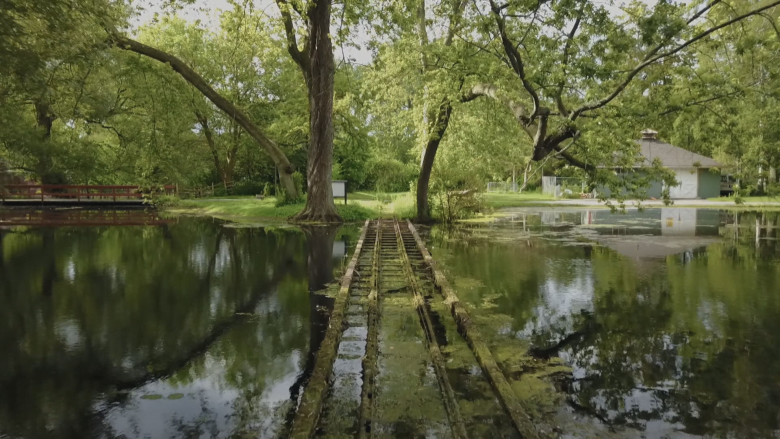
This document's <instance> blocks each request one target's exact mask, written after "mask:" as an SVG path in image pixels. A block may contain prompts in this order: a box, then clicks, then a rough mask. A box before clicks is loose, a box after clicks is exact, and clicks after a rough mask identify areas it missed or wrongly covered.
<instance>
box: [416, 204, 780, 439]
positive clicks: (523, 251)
mask: <svg viewBox="0 0 780 439" xmlns="http://www.w3.org/2000/svg"><path fill="white" fill-rule="evenodd" d="M511 215H512V216H510V217H508V218H504V219H501V220H499V221H497V222H495V223H492V224H486V225H475V226H468V227H463V228H461V229H460V232H459V234H458V233H454V234H450V235H448V234H447V233H440V234H439V235H436V234H434V233H433V232H431V239H432V241H433V244H435V245H436V246H438V247H439V249H438V250H434V257H436V258H440V260H441V261H442V263H443V265H444V266H445V268H446V269H447V270H448V272H449V273H448V275H450V276H452V277H453V278H455V282H454V284H455V285H456V289H458V294H459V295H461V300H465V301H467V302H469V303H470V304H471V305H472V306H473V307H474V312H476V313H479V314H484V315H483V316H481V317H482V318H486V319H489V315H490V314H492V313H499V314H502V316H501V319H497V320H498V321H503V320H502V319H504V318H505V317H507V316H508V317H510V318H511V319H512V321H513V322H514V328H515V329H514V331H512V332H507V331H506V329H507V327H509V326H510V325H509V324H506V325H501V326H500V327H499V328H498V332H499V334H501V335H509V334H511V335H514V336H516V337H518V338H521V339H523V340H527V341H530V342H531V343H532V345H533V346H534V347H538V348H546V347H549V346H553V345H555V344H556V343H557V342H559V341H561V340H564V339H565V338H566V337H567V336H573V335H575V334H578V333H579V334H581V335H578V336H576V337H574V338H572V339H571V340H573V341H569V342H568V343H569V344H567V345H566V346H565V347H564V348H562V349H561V350H560V351H559V352H558V355H559V356H560V357H561V359H562V360H563V361H564V362H565V363H567V364H568V365H570V366H571V367H572V369H573V370H572V376H571V378H572V380H573V381H572V382H571V384H570V385H568V387H567V391H568V398H569V400H570V401H572V403H571V405H569V406H567V408H563V409H562V410H563V411H564V412H566V413H569V415H567V416H563V417H561V418H560V422H561V425H564V424H566V423H567V422H570V421H571V419H572V416H574V417H575V418H574V419H575V422H573V423H571V424H568V427H563V430H564V432H565V433H564V435H563V437H567V438H568V437H571V438H574V437H579V438H586V437H587V438H593V437H598V438H602V437H609V438H612V437H620V438H637V437H646V438H693V437H730V438H742V437H745V438H747V437H751V438H752V437H756V438H763V437H780V428H778V427H780V418H778V417H777V413H778V412H780V404H778V402H777V401H778V399H777V398H778V396H780V387H778V383H780V381H778V374H777V370H780V368H779V367H778V366H780V364H779V363H780V351H779V349H778V346H780V339H778V334H780V326H778V323H776V322H778V319H777V315H778V314H780V295H778V294H777V293H778V292H780V270H778V267H780V266H779V265H778V263H780V248H778V245H777V231H778V230H780V228H779V227H778V226H780V216H778V214H774V213H767V214H763V213H758V214H756V213H740V214H735V213H734V212H718V211H714V210H694V209H685V208H664V209H648V210H645V211H643V212H640V211H637V210H633V211H632V210H629V211H628V213H627V214H625V215H622V214H613V213H611V212H609V211H606V210H598V211H595V210H594V211H583V210H576V209H568V210H563V209H558V210H551V209H546V208H526V209H516V210H514V211H512V213H511ZM756 224H762V228H761V229H760V230H756V228H755V225H756ZM437 253H438V254H437ZM459 279H463V280H462V281H460V280H459ZM459 285H462V286H463V287H462V288H459ZM494 297H497V299H494ZM483 303H486V304H487V305H486V306H485V305H483ZM493 303H496V304H498V305H499V306H493V305H492V304H493ZM589 325H593V326H589ZM567 410H568V411H567ZM572 413H573V415H572ZM581 416H582V417H584V418H585V419H596V418H598V419H602V420H603V421H604V422H605V423H606V424H603V423H602V422H601V421H594V422H595V423H596V424H598V425H601V426H604V428H601V429H599V428H595V429H591V428H590V427H583V424H582V423H581V422H579V421H576V419H581V418H580V417H581ZM588 423H590V421H588ZM607 424H613V425H615V426H616V429H615V430H614V431H612V429H611V428H610V427H608V426H605V425H607ZM625 427H632V428H625ZM594 431H595V433H594Z"/></svg>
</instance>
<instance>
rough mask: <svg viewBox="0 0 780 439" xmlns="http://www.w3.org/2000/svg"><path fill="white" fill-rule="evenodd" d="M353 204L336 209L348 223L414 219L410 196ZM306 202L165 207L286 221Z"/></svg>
mask: <svg viewBox="0 0 780 439" xmlns="http://www.w3.org/2000/svg"><path fill="white" fill-rule="evenodd" d="M348 202H349V204H346V205H345V204H344V203H343V201H341V200H337V201H336V210H337V211H338V212H339V215H341V217H342V218H344V221H346V222H356V221H365V220H366V219H371V218H380V217H385V218H389V217H393V216H398V217H401V218H411V217H412V216H414V213H415V212H414V202H413V200H412V198H411V195H409V194H408V193H401V194H383V195H381V196H377V195H376V194H370V193H367V192H363V193H356V194H349V197H348ZM303 207H304V203H297V204H288V205H285V206H278V207H277V206H276V199H275V198H274V197H269V198H265V199H263V200H258V199H257V198H255V197H252V196H232V197H217V198H200V199H193V200H181V201H179V202H176V203H173V204H172V205H170V206H167V207H166V208H165V210H166V211H168V212H171V213H177V214H193V215H207V216H213V217H217V218H224V219H229V220H232V221H241V220H244V221H255V220H262V221H271V222H283V221H285V220H286V219H287V218H290V217H291V216H293V215H295V214H296V213H298V212H300V211H301V210H303Z"/></svg>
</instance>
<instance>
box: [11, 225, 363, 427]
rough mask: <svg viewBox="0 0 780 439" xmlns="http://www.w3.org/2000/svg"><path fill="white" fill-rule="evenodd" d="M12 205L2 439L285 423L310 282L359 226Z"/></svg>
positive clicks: (312, 335) (337, 263)
mask: <svg viewBox="0 0 780 439" xmlns="http://www.w3.org/2000/svg"><path fill="white" fill-rule="evenodd" d="M19 213H20V212H19V211H17V212H15V213H14V214H13V215H8V214H7V212H6V215H4V218H3V219H4V221H5V222H4V223H2V224H0V226H2V227H0V352H2V354H1V355H0V437H3V438H4V437H13V438H16V437H23V438H49V437H51V438H88V437H98V438H104V437H105V438H113V437H122V438H136V437H139V438H143V437H151V438H164V437H188V438H189V437H197V438H209V437H214V438H217V437H244V436H252V437H258V436H260V437H276V436H277V435H278V434H279V432H280V429H281V428H282V426H283V425H284V421H285V418H286V417H287V416H288V415H289V412H290V408H291V407H292V401H293V400H294V398H295V397H296V396H297V394H298V392H299V390H300V389H299V387H300V384H301V379H302V377H304V376H305V372H306V369H307V368H308V367H311V359H312V351H316V349H317V347H318V344H319V342H320V341H321V334H322V329H323V327H324V326H325V325H326V324H327V310H328V307H330V306H332V302H331V299H328V298H327V297H324V296H321V295H315V294H312V292H313V291H314V290H319V289H321V288H322V287H323V286H324V284H326V283H327V282H330V281H331V280H332V279H333V277H334V272H335V273H336V274H338V272H339V270H340V269H341V266H342V263H343V259H342V256H343V254H344V253H345V252H349V251H350V246H353V245H354V241H355V239H354V235H355V232H356V230H355V228H346V229H345V228H342V229H341V230H339V229H337V228H319V229H310V230H306V231H305V233H304V232H302V231H301V230H300V229H271V228H230V227H223V225H222V224H221V223H219V222H214V221H212V220H203V219H193V218H181V219H177V220H174V221H165V220H160V219H159V218H156V215H151V216H145V215H144V214H133V215H130V216H127V215H125V216H123V214H120V215H119V220H117V219H116V216H114V217H113V219H112V218H111V215H110V214H109V215H108V217H109V218H108V221H106V216H107V215H106V213H105V212H96V213H95V214H94V215H89V214H86V215H85V214H84V213H79V214H77V215H76V217H77V218H79V219H80V220H81V221H82V222H83V223H88V224H92V225H91V226H89V227H85V226H81V227H77V226H58V227H39V226H35V225H25V226H13V227H12V226H9V225H8V224H9V223H13V222H16V223H23V224H28V223H29V224H34V223H35V221H30V219H31V218H32V219H36V220H40V219H41V217H42V215H41V213H40V212H38V213H34V212H33V213H31V214H29V215H28V214H24V215H20V214H19ZM43 216H45V217H46V218H44V219H45V222H46V223H48V224H62V223H65V224H72V223H73V222H74V221H73V218H74V215H73V214H68V213H60V214H53V213H52V212H48V213H46V215H43ZM128 218H129V219H128ZM139 218H140V220H139ZM144 221H146V222H147V223H157V224H156V225H149V226H117V225H108V226H104V225H99V224H105V223H109V224H117V223H133V224H135V223H139V222H141V223H143V222H144Z"/></svg>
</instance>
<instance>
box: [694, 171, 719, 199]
mask: <svg viewBox="0 0 780 439" xmlns="http://www.w3.org/2000/svg"><path fill="white" fill-rule="evenodd" d="M698 196H699V198H715V197H719V196H720V173H717V174H716V173H713V172H711V171H710V169H699V193H698Z"/></svg>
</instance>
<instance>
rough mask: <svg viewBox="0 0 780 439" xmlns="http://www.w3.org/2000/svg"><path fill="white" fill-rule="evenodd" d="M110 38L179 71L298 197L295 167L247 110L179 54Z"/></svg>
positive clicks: (288, 191) (115, 36) (116, 36)
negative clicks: (257, 147)
mask: <svg viewBox="0 0 780 439" xmlns="http://www.w3.org/2000/svg"><path fill="white" fill-rule="evenodd" d="M110 38H111V41H112V43H113V44H114V45H115V46H116V47H118V48H120V49H123V50H128V51H131V52H135V53H138V54H140V55H144V56H147V57H149V58H152V59H155V60H157V61H160V62H161V63H164V64H168V65H170V66H171V68H173V70H174V71H175V72H176V73H178V74H179V75H181V77H182V78H184V79H185V80H186V81H187V82H189V83H190V84H191V85H192V86H193V87H195V88H196V89H197V90H198V91H199V92H201V93H202V94H203V96H205V97H206V98H207V99H208V100H210V101H211V102H212V103H213V104H214V105H216V106H217V108H219V109H220V110H222V111H223V112H225V114H226V115H227V116H228V117H230V118H231V119H233V120H235V121H236V123H237V124H239V125H240V126H241V128H243V129H244V130H245V131H246V132H247V133H249V135H250V136H252V138H253V139H255V141H256V142H257V143H259V144H260V146H262V147H263V149H265V150H266V152H267V153H268V155H269V156H271V159H272V160H273V161H274V164H275V165H276V168H277V169H278V171H279V180H280V182H281V185H282V189H283V190H284V192H285V194H287V196H288V197H290V198H298V195H299V194H298V190H297V188H296V187H295V182H294V181H293V177H292V175H293V172H295V170H294V169H293V167H292V164H291V163H290V161H289V160H288V159H287V156H286V155H285V154H284V151H282V150H281V148H279V146H277V145H276V144H275V143H274V142H273V141H272V140H271V139H269V138H268V137H267V136H266V135H265V133H263V131H262V130H261V129H260V128H259V127H258V126H257V125H255V124H254V123H253V122H252V121H251V120H250V119H249V117H247V115H246V114H244V112H243V111H241V110H240V109H239V108H238V107H237V106H235V105H234V104H233V103H232V102H230V101H229V100H227V99H225V98H224V97H223V96H222V95H220V94H219V93H217V92H216V90H214V89H213V88H212V87H211V86H210V85H209V84H208V83H207V82H206V81H205V80H204V79H203V77H201V76H200V75H198V74H197V73H196V72H195V71H194V70H192V69H191V68H190V67H189V66H188V65H187V64H186V63H184V62H183V61H182V60H180V59H179V58H177V57H175V56H173V55H171V54H169V53H166V52H163V51H162V50H159V49H155V48H154V47H150V46H147V45H145V44H141V43H139V42H138V41H135V40H132V39H130V38H127V37H124V36H122V35H119V34H117V33H112V34H111V35H110ZM332 56H333V54H332V53H331V58H332ZM331 64H332V62H331Z"/></svg>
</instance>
